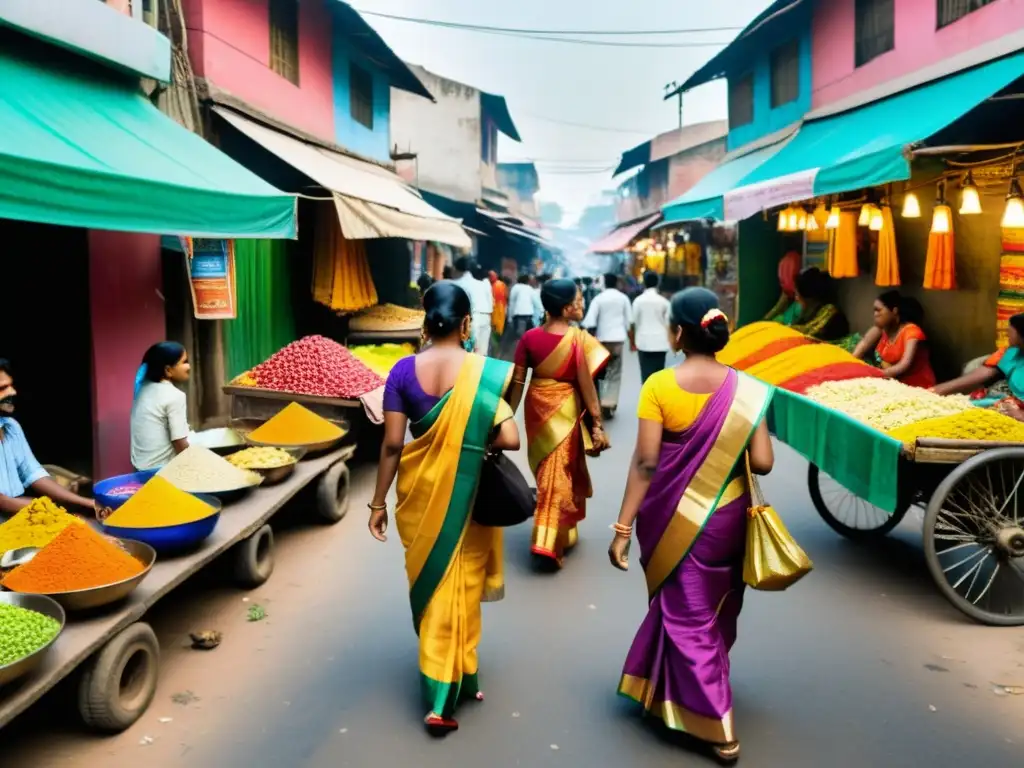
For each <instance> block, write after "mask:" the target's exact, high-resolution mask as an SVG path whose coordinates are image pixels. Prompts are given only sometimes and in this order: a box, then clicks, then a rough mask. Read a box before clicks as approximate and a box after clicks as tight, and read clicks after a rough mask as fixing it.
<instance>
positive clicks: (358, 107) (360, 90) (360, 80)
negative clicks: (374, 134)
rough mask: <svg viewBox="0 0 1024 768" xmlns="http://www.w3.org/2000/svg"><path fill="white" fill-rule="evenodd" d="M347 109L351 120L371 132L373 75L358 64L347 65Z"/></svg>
mask: <svg viewBox="0 0 1024 768" xmlns="http://www.w3.org/2000/svg"><path fill="white" fill-rule="evenodd" d="M348 73H349V74H348V84H349V94H350V95H349V107H350V109H351V112H352V119H353V120H355V121H356V122H357V123H359V124H360V125H365V126H366V127H367V128H369V129H370V130H371V131H372V130H373V75H371V74H370V73H369V72H368V71H367V70H365V69H363V68H362V67H360V66H359V65H358V64H349V69H348Z"/></svg>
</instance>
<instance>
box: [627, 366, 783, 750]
mask: <svg viewBox="0 0 1024 768" xmlns="http://www.w3.org/2000/svg"><path fill="white" fill-rule="evenodd" d="M772 392H773V390H772V388H771V387H769V386H767V385H765V384H762V383H761V382H759V381H757V380H756V379H753V378H751V377H749V376H745V375H742V374H738V373H736V372H735V371H730V373H729V375H728V377H727V379H726V381H725V382H724V383H723V384H722V386H721V387H720V388H719V389H718V391H717V392H716V393H715V394H714V395H713V396H712V397H711V398H710V399H709V400H708V402H707V404H706V405H705V406H704V409H703V410H702V412H701V414H700V415H699V416H698V418H697V420H696V421H694V422H693V424H691V425H690V427H689V428H687V429H686V430H685V431H683V432H681V433H668V432H666V433H665V436H664V439H663V443H662V450H661V458H660V461H659V463H658V468H657V470H656V471H655V474H654V477H653V478H652V480H651V485H650V489H649V490H648V492H647V495H646V496H645V497H644V501H643V503H642V504H641V506H640V510H639V513H638V515H637V521H636V533H637V540H638V542H639V544H640V550H641V557H640V563H641V565H642V566H643V569H644V574H645V576H646V580H647V589H648V594H649V596H650V607H649V610H648V614H647V617H646V618H645V619H644V622H643V624H642V625H641V626H640V630H639V632H638V633H637V635H636V638H635V640H634V641H633V645H632V647H631V648H630V651H629V655H628V656H627V658H626V664H625V668H624V669H623V676H622V680H621V683H620V685H619V693H621V694H623V695H625V696H627V697H629V698H631V699H634V700H635V701H637V702H639V703H640V704H641V705H642V706H643V708H644V710H645V712H646V713H648V714H651V715H654V716H656V717H659V718H661V720H662V721H664V723H665V725H667V726H668V727H669V728H671V729H673V730H678V731H685V732H687V733H690V734H692V735H693V736H696V737H697V738H699V739H703V740H705V741H708V742H712V743H716V744H726V743H729V742H731V741H734V740H735V733H734V729H733V717H732V689H731V687H730V684H729V656H728V654H729V650H730V649H731V647H732V645H733V643H734V642H735V640H736V623H737V619H738V618H739V611H740V607H741V606H742V599H743V555H744V551H745V544H746V526H747V512H748V508H749V507H750V491H749V488H748V487H747V482H746V476H745V470H744V463H743V457H744V454H745V452H746V450H747V447H748V445H749V443H750V439H751V437H753V434H754V430H755V429H756V428H757V425H758V424H759V423H760V421H761V420H762V419H763V418H764V414H765V410H766V409H767V407H768V404H769V403H770V402H771V397H772Z"/></svg>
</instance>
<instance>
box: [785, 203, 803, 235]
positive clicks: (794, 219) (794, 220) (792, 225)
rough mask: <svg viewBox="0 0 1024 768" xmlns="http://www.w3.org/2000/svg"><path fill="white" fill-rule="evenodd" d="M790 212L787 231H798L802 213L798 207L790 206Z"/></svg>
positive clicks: (787, 215)
mask: <svg viewBox="0 0 1024 768" xmlns="http://www.w3.org/2000/svg"><path fill="white" fill-rule="evenodd" d="M787 210H788V211H789V213H788V214H786V231H787V232H797V231H799V229H800V215H799V214H798V213H797V211H796V208H788V209H787Z"/></svg>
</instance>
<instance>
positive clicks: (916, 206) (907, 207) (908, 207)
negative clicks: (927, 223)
mask: <svg viewBox="0 0 1024 768" xmlns="http://www.w3.org/2000/svg"><path fill="white" fill-rule="evenodd" d="M902 215H903V218H904V219H920V218H921V201H920V200H918V199H917V195H916V194H914V193H913V192H907V196H906V197H904V198H903V214H902Z"/></svg>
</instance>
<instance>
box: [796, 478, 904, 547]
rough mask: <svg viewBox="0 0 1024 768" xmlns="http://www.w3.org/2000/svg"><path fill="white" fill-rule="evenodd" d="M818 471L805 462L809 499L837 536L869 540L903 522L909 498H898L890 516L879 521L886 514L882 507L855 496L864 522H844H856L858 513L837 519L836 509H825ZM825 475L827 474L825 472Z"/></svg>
mask: <svg viewBox="0 0 1024 768" xmlns="http://www.w3.org/2000/svg"><path fill="white" fill-rule="evenodd" d="M822 474H823V473H822V472H821V470H819V469H818V466H817V465H816V464H810V465H808V467H807V490H808V491H810V493H811V501H812V502H813V504H814V508H815V509H816V510H818V514H819V515H820V516H821V519H822V520H824V521H825V523H826V525H828V527H829V528H831V529H832V530H833V531H835V532H836V533H838V534H839V535H840V536H845V537H846V538H848V539H850V541H870V540H871V539H878V538H881V537H883V536H885V535H886V534H888V533H889V531H891V530H892V529H893V528H895V527H896V526H897V525H899V524H900V523H901V522H902V521H903V518H904V517H905V516H906V514H907V510H908V509H910V500H909V499H905V498H901V499H900V500H899V503H898V506H897V509H896V511H895V512H893V513H892V514H891V515H888V517H885V519H884V520H883V519H882V517H883V516H884V515H885V514H886V513H885V511H884V510H882V509H879V508H878V507H876V506H874V505H872V504H869V503H868V502H866V501H864V500H862V499H857V498H855V503H859V504H860V505H863V508H864V511H865V521H864V524H863V525H849V524H848V522H859V515H858V516H857V517H856V520H855V521H849V520H848V518H847V517H846V516H845V515H844V516H843V519H840V516H839V515H840V512H839V510H837V511H836V512H833V511H832V510H831V509H830V508H829V504H828V502H827V501H826V500H825V496H824V494H822V492H821V475H822ZM825 476H826V477H828V475H825ZM850 496H853V494H852V493H851V494H850ZM879 521H880V522H879Z"/></svg>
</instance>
